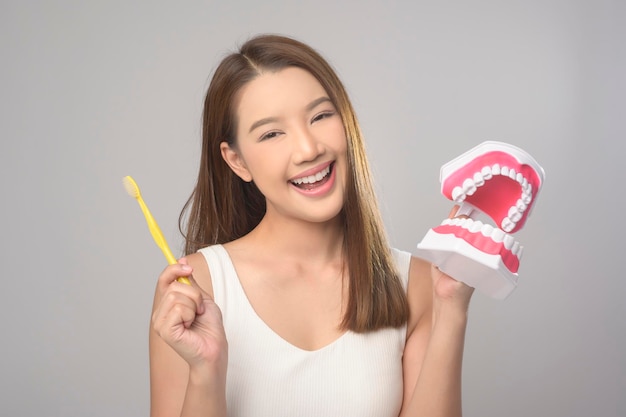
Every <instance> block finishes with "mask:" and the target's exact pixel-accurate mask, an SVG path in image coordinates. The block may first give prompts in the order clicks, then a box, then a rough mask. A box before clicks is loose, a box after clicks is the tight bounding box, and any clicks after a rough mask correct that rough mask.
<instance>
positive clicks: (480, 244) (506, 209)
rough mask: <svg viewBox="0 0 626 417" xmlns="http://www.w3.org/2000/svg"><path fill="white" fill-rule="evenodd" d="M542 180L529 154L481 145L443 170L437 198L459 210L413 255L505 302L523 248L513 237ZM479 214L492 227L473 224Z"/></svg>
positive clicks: (494, 144)
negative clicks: (455, 205) (456, 204)
mask: <svg viewBox="0 0 626 417" xmlns="http://www.w3.org/2000/svg"><path fill="white" fill-rule="evenodd" d="M544 177H545V174H544V171H543V168H541V166H540V165H539V164H538V163H537V161H535V160H534V159H533V158H532V157H531V156H530V155H529V154H528V153H526V152H525V151H523V150H522V149H519V148H517V147H515V146H513V145H509V144H507V143H502V142H493V141H488V142H483V143H481V144H480V145H478V146H477V147H475V148H473V149H470V150H469V151H467V152H466V153H464V154H462V155H461V156H459V157H457V158H455V159H454V160H452V161H450V162H448V163H447V164H445V165H443V166H442V167H441V172H440V181H441V193H442V194H443V195H444V196H445V197H446V198H448V199H450V200H453V201H455V202H457V203H459V204H461V207H460V208H459V211H458V212H457V213H456V216H457V217H455V218H453V219H445V220H444V221H443V222H442V223H441V224H440V225H439V226H437V227H435V228H433V229H430V230H429V231H428V232H427V233H426V236H424V239H422V241H421V242H420V243H419V244H418V245H417V252H416V256H419V257H421V258H424V259H427V260H428V261H430V262H432V263H433V264H435V265H437V267H438V268H439V269H440V270H441V271H443V272H444V273H446V274H448V275H450V276H451V277H453V278H455V279H457V280H459V281H462V282H465V283H466V284H468V285H470V286H472V287H474V288H477V289H478V290H479V291H481V292H483V293H485V294H487V295H488V296H490V297H493V298H496V299H504V298H506V297H508V296H509V294H510V293H511V292H512V291H513V290H514V289H515V288H516V287H517V280H518V270H519V266H520V259H521V257H522V249H523V247H522V245H520V243H519V242H518V241H516V240H515V239H514V238H513V236H512V234H513V233H515V232H517V231H519V230H520V229H521V228H522V227H523V226H524V224H525V223H526V220H527V219H528V216H529V215H530V212H531V209H532V208H533V205H534V203H535V201H536V200H537V194H538V193H539V190H540V189H541V185H542V183H543V181H544ZM481 213H483V214H485V215H487V216H488V217H489V218H490V219H491V220H493V221H494V222H495V226H494V225H491V224H489V223H488V222H485V223H483V222H482V221H480V220H477V217H479V216H480V214H481ZM463 215H465V216H468V218H463V217H462V216H463ZM458 216H461V217H458Z"/></svg>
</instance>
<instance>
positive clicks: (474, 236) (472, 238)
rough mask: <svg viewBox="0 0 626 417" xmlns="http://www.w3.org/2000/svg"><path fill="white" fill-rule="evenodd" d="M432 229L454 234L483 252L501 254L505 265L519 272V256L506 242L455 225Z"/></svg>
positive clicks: (440, 232)
mask: <svg viewBox="0 0 626 417" xmlns="http://www.w3.org/2000/svg"><path fill="white" fill-rule="evenodd" d="M432 230H433V231H434V232H436V233H439V234H441V235H454V236H456V237H457V238H459V239H462V240H464V241H465V242H467V243H469V244H470V245H472V246H473V247H475V248H476V249H478V250H480V251H481V252H484V253H487V254H490V255H499V256H500V258H501V259H502V262H503V263H504V266H506V268H507V269H508V270H509V271H511V272H513V273H517V270H518V269H519V258H518V257H517V256H515V255H514V254H513V252H511V251H510V250H508V249H507V248H505V247H504V243H502V242H495V241H494V240H493V239H491V238H488V237H486V236H485V235H483V234H482V233H480V232H477V233H472V232H470V231H469V230H467V229H464V228H463V227H460V226H453V225H440V226H437V227H435V228H434V229H432Z"/></svg>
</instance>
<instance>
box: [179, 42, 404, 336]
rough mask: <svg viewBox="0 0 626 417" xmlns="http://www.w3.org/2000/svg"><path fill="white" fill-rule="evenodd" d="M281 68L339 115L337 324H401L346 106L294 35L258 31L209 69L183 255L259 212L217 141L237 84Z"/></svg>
mask: <svg viewBox="0 0 626 417" xmlns="http://www.w3.org/2000/svg"><path fill="white" fill-rule="evenodd" d="M287 67H299V68H302V69H304V70H306V71H308V72H309V73H311V74H312V75H313V76H314V77H315V78H316V79H317V80H318V81H319V82H320V84H321V85H322V87H324V90H326V92H327V94H328V95H329V98H330V99H331V101H332V102H333V104H334V105H335V107H336V108H337V111H338V112H339V114H340V115H341V118H342V121H343V125H344V128H345V131H346V136H347V140H348V151H347V153H348V155H347V161H348V173H347V188H346V195H345V203H344V207H343V210H342V212H341V216H342V220H343V227H344V242H343V246H344V253H345V257H346V264H347V270H348V272H349V281H348V286H349V298H348V304H347V309H346V313H345V316H344V318H343V322H342V327H343V328H344V329H349V330H352V331H355V332H367V331H371V330H376V329H380V328H383V327H398V326H401V325H403V324H404V323H406V321H407V318H408V303H407V299H406V293H405V291H404V288H403V286H402V283H401V281H400V279H399V276H398V272H397V271H396V268H395V263H394V260H393V257H392V254H391V251H390V248H389V244H388V241H387V237H386V235H385V232H384V228H383V223H382V219H381V215H380V211H379V209H378V205H377V202H376V197H375V194H374V188H373V185H372V179H371V174H370V169H369V164H368V161H367V158H366V156H365V147H364V144H363V139H362V136H361V131H360V128H359V125H358V122H357V118H356V115H355V113H354V110H353V108H352V104H351V103H350V100H349V99H348V95H347V93H346V90H345V88H344V86H343V84H342V83H341V81H340V80H339V78H338V77H337V75H336V73H335V71H334V70H333V69H332V67H331V66H330V65H329V64H328V63H327V62H326V61H325V60H324V58H322V57H321V56H320V55H319V54H318V53H317V52H316V51H315V50H314V49H312V48H311V47H309V46H308V45H305V44H303V43H301V42H299V41H296V40H294V39H291V38H287V37H283V36H277V35H261V36H257V37H255V38H252V39H250V40H249V41H247V42H246V43H245V44H243V45H242V46H241V48H240V49H239V51H238V52H236V53H232V54H230V55H228V56H227V57H226V58H224V60H223V61H222V62H221V63H220V65H219V66H218V67H217V69H216V70H215V73H214V75H213V79H212V80H211V83H210V85H209V89H208V92H207V95H206V98H205V101H204V113H203V126H202V127H203V131H202V156H201V160H200V169H199V173H198V180H197V183H196V187H195V189H194V191H193V193H192V194H191V196H190V197H189V200H188V201H187V203H186V204H185V206H184V208H183V210H182V212H181V215H180V218H179V227H180V229H181V232H182V233H183V235H184V236H185V239H186V244H185V253H186V254H189V253H193V252H195V251H197V250H198V249H200V248H202V247H205V246H207V245H212V244H221V243H226V242H229V241H232V240H235V239H237V238H240V237H241V236H243V235H245V234H247V233H248V232H250V231H251V230H252V229H253V228H254V227H256V226H257V225H258V224H259V222H260V221H261V218H262V217H263V215H264V214H265V197H264V196H263V195H262V194H261V193H260V192H259V190H258V189H257V188H256V186H255V185H254V183H253V182H249V183H248V182H245V181H243V180H241V179H240V178H239V177H238V176H237V175H235V174H234V173H233V172H232V170H231V169H230V168H229V167H228V165H227V164H226V162H225V161H224V160H223V158H222V156H221V151H220V143H221V142H223V141H226V142H228V143H229V144H230V145H231V146H236V137H235V127H236V126H235V124H236V119H235V112H234V109H233V102H234V101H235V100H234V98H235V95H236V94H237V92H238V91H239V90H240V88H241V87H243V86H244V85H245V84H246V83H248V82H249V81H251V80H252V79H254V78H256V77H257V76H259V75H260V74H261V72H262V71H272V72H273V71H279V70H281V69H284V68H287ZM184 223H186V233H185V232H184V231H183V224H184Z"/></svg>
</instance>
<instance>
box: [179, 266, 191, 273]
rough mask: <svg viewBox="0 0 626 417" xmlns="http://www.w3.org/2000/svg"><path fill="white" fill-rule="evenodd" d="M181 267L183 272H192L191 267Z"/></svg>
mask: <svg viewBox="0 0 626 417" xmlns="http://www.w3.org/2000/svg"><path fill="white" fill-rule="evenodd" d="M181 267H182V268H183V271H185V272H190V271H191V267H190V266H189V265H181Z"/></svg>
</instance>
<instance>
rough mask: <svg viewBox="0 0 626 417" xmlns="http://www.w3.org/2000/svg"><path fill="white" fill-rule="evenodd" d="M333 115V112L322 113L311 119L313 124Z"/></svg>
mask: <svg viewBox="0 0 626 417" xmlns="http://www.w3.org/2000/svg"><path fill="white" fill-rule="evenodd" d="M334 114H335V112H333V111H325V112H322V113H320V114H317V115H315V117H314V118H313V122H317V121H319V120H322V119H325V118H327V117H331V116H334Z"/></svg>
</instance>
